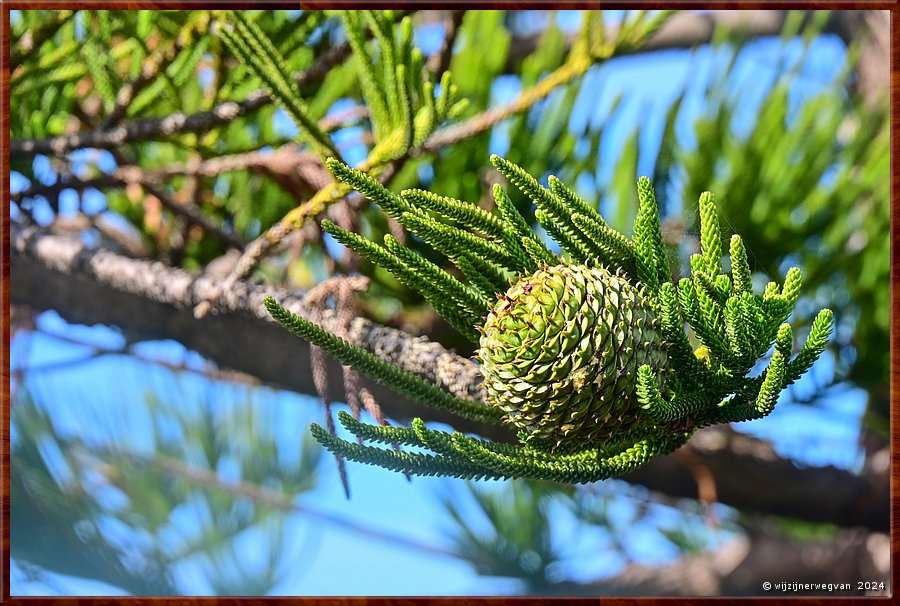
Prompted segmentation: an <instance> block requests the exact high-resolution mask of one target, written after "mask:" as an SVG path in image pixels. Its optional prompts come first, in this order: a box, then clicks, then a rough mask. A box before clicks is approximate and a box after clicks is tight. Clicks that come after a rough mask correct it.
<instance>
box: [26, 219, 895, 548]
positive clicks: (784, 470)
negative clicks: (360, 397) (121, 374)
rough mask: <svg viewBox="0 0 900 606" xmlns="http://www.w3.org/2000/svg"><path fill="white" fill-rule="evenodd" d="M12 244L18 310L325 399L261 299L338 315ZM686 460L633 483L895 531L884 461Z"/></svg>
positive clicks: (465, 392)
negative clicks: (214, 302) (202, 310)
mask: <svg viewBox="0 0 900 606" xmlns="http://www.w3.org/2000/svg"><path fill="white" fill-rule="evenodd" d="M10 235H11V246H10V252H11V256H10V268H11V280H10V293H11V294H10V297H11V299H10V300H11V301H12V302H13V303H15V304H24V305H28V306H29V307H32V308H33V309H36V310H44V309H55V310H57V311H58V312H59V313H60V314H61V315H62V316H63V317H64V318H65V319H66V320H67V321H69V322H73V323H80V324H88V325H91V324H112V325H117V326H120V327H121V328H122V330H123V331H125V333H126V335H127V336H128V337H129V338H130V339H134V340H138V339H163V338H169V339H174V340H177V341H179V342H181V343H182V344H184V345H185V346H187V347H188V348H190V349H192V350H194V351H197V352H199V353H200V354H202V355H204V356H206V357H207V358H209V359H211V360H214V361H215V362H217V363H218V364H219V365H220V366H221V367H224V368H227V369H232V370H236V371H240V372H243V373H246V374H250V375H253V376H255V377H257V378H259V379H260V380H261V381H263V382H266V383H269V384H272V385H275V386H279V387H283V388H286V389H290V390H293V391H297V392H301V393H307V394H315V393H316V391H315V387H314V385H313V380H312V373H311V370H310V362H309V348H308V346H307V344H306V343H305V342H303V341H301V340H299V339H297V338H295V337H294V336H293V335H291V334H290V333H288V332H287V331H286V330H284V329H283V328H281V327H280V326H277V325H276V324H274V323H273V322H272V321H271V320H270V319H269V318H268V317H267V313H266V312H265V309H264V307H263V298H264V297H265V296H266V295H272V296H274V297H275V298H276V299H278V300H279V301H280V302H281V303H282V304H283V305H285V306H286V307H288V308H289V309H291V310H292V311H294V312H295V313H298V314H300V315H302V316H304V317H307V318H308V319H310V320H312V321H315V322H317V323H319V324H320V325H321V326H323V327H324V328H325V329H326V330H331V331H332V332H334V331H336V330H337V323H336V318H335V315H334V313H333V312H331V311H328V310H326V311H321V310H318V309H309V308H306V307H304V305H303V301H302V298H301V297H300V296H299V295H298V294H297V293H291V292H287V291H285V290H283V289H279V288H275V287H271V286H262V285H253V284H249V283H246V282H239V283H237V284H236V285H235V287H234V288H233V289H232V290H230V291H229V292H226V293H223V296H222V297H221V298H219V299H218V300H219V304H218V306H217V307H216V308H215V309H214V310H213V311H212V312H211V313H209V314H208V315H206V316H205V317H203V318H200V319H198V318H195V317H194V315H193V313H192V309H193V307H194V306H195V305H196V303H197V302H198V301H201V300H208V299H210V298H212V297H210V295H213V294H216V293H218V292H219V288H220V285H221V279H220V278H216V277H213V276H210V275H207V274H199V275H191V274H188V273H186V272H184V271H182V270H180V269H174V268H171V267H167V266H165V265H163V264H162V263H159V262H154V261H147V260H139V259H131V258H128V257H125V256H122V255H118V254H115V253H112V252H109V251H106V250H102V249H101V250H90V249H88V248H87V247H86V246H85V245H84V244H82V243H81V241H80V240H79V239H77V238H73V237H69V236H60V235H52V234H47V233H45V232H43V231H41V230H38V229H36V228H21V227H19V226H17V225H12V226H11V234H10ZM349 341H350V342H352V343H353V344H355V345H358V346H360V347H363V348H365V349H367V350H368V351H371V352H373V353H375V354H377V355H379V356H381V357H382V358H383V359H385V360H387V361H389V362H391V363H392V364H395V365H397V366H400V367H401V368H405V369H407V370H410V371H413V372H418V373H419V374H420V375H422V376H423V377H425V378H427V379H428V380H431V381H434V382H435V383H437V384H438V385H440V386H442V387H443V388H444V389H446V390H447V391H449V392H451V393H453V394H455V395H458V396H461V397H466V398H478V397H480V383H481V375H480V372H479V370H478V368H477V366H476V365H475V364H473V363H472V361H471V360H468V359H466V358H463V357H461V356H458V355H456V354H454V353H453V352H450V351H447V350H446V349H445V348H444V347H442V346H441V345H440V344H438V343H434V342H430V341H428V340H426V339H424V338H422V337H414V336H411V335H409V334H406V333H404V332H402V331H399V330H395V329H392V328H387V327H383V326H379V325H376V324H373V323H372V322H370V321H368V320H366V319H364V318H355V319H354V320H353V323H352V326H351V331H350V334H349ZM329 376H330V378H331V381H330V384H331V385H333V386H334V388H335V391H336V393H335V397H336V398H338V399H343V397H344V396H343V393H342V391H341V390H342V387H341V386H342V385H343V381H342V380H340V376H341V375H340V368H339V366H338V365H337V364H336V363H331V364H330V366H329ZM366 386H367V387H368V388H369V389H371V390H372V392H373V393H374V394H375V396H376V398H378V401H379V403H380V404H381V406H382V408H383V409H384V411H385V413H386V414H387V415H388V416H390V417H392V418H394V419H398V420H408V419H410V418H412V417H414V416H420V417H423V418H425V419H426V420H428V421H440V422H444V423H449V424H451V425H452V426H454V427H455V428H457V429H459V430H461V431H467V432H475V433H478V434H480V435H483V436H485V437H489V438H492V439H497V440H504V441H512V440H514V437H513V436H512V434H511V432H509V431H507V430H505V429H504V428H496V427H493V426H486V425H480V424H477V423H472V422H470V421H465V420H461V419H457V418H456V417H453V416H451V415H449V414H447V413H443V412H441V411H436V410H431V409H426V408H425V407H423V406H422V405H420V404H417V403H415V402H411V401H409V400H407V399H405V398H403V397H400V396H398V395H397V394H395V393H394V392H392V391H391V390H389V389H388V388H386V387H384V386H381V385H377V384H373V383H371V382H367V383H366ZM682 451H683V452H682ZM682 451H679V452H678V453H676V454H675V455H673V456H668V457H661V458H658V459H656V460H654V461H652V462H651V463H650V464H648V465H647V466H646V467H644V468H642V469H641V470H638V471H637V472H634V473H632V474H630V475H629V476H627V477H626V478H625V479H626V480H628V481H630V482H634V483H639V484H643V485H646V486H648V487H649V488H651V489H653V490H657V491H660V492H664V493H666V494H669V495H672V496H677V497H689V498H697V497H698V496H706V495H707V494H708V493H709V491H708V489H707V490H704V489H703V488H702V486H703V483H700V486H701V488H700V489H698V482H697V480H696V477H697V469H698V468H699V469H702V470H703V471H704V472H705V474H706V476H707V478H711V482H712V486H713V490H714V495H715V498H716V499H717V500H718V501H719V502H722V503H725V504H728V505H732V506H734V507H738V508H741V509H749V510H757V511H762V512H767V513H771V514H776V515H785V516H791V517H796V518H802V519H806V520H811V521H818V522H831V523H834V524H839V525H842V526H856V525H860V526H866V527H868V528H871V529H875V530H887V528H888V524H889V519H890V516H889V501H888V494H889V493H888V488H889V487H888V482H887V479H888V477H889V476H888V467H887V464H886V462H887V458H886V456H885V457H880V456H879V457H875V458H873V459H872V460H871V463H872V464H871V465H869V466H868V467H867V468H866V469H865V470H864V473H863V474H861V475H855V474H852V473H850V472H847V471H844V470H840V469H836V468H833V467H824V468H799V467H797V466H796V465H795V464H794V463H792V462H791V461H789V460H785V459H782V458H780V457H778V456H777V455H776V454H775V453H774V451H773V450H772V449H771V447H770V446H768V445H767V444H766V443H765V442H763V441H761V440H757V439H754V438H751V437H748V436H744V435H741V434H739V433H737V432H735V431H733V430H731V429H729V428H727V427H713V428H708V429H705V430H702V431H700V432H698V434H697V435H696V436H695V437H694V438H693V439H692V440H691V441H690V442H689V443H688V445H687V446H685V447H684V448H683V449H682ZM686 457H687V458H686ZM688 460H689V461H690V465H687V464H686V463H685V461H688ZM706 484H709V481H707V482H706ZM700 491H702V492H704V495H700V494H698V492H700ZM773 495H774V496H773Z"/></svg>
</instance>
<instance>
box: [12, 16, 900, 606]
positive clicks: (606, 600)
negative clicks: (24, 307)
mask: <svg viewBox="0 0 900 606" xmlns="http://www.w3.org/2000/svg"><path fill="white" fill-rule="evenodd" d="M216 6H228V7H235V6H243V7H246V8H254V9H257V8H282V9H283V8H301V9H333V8H354V7H359V8H415V9H425V8H448V7H463V6H464V7H466V8H475V9H506V10H514V9H550V8H553V9H602V8H680V9H718V10H738V9H773V8H778V9H813V10H815V9H820V10H824V9H829V10H854V9H882V10H888V11H889V12H890V29H891V49H890V57H891V59H890V72H891V73H890V98H891V106H890V129H891V133H890V136H891V273H890V277H891V289H890V293H891V295H890V305H891V330H890V351H891V366H890V368H891V377H890V379H891V383H890V406H891V408H890V412H891V417H893V418H896V416H897V415H898V413H900V386H898V382H897V380H898V377H900V360H898V357H897V355H896V351H897V347H898V345H900V336H898V327H897V318H898V312H900V292H898V288H897V286H898V282H900V275H898V272H900V270H898V268H897V264H896V263H895V261H896V255H897V250H898V244H900V242H898V238H900V236H898V230H897V228H896V223H897V221H898V220H900V195H898V192H900V172H898V167H897V165H896V162H895V158H896V153H897V150H898V143H900V108H898V103H900V6H898V3H897V1H896V0H868V1H857V0H831V1H819V0H815V1H809V2H798V1H781V0H769V1H765V0H755V1H752V0H748V1H746V2H742V1H738V0H731V1H727V2H722V1H704V0H679V1H677V2H663V1H659V0H657V1H652V0H645V1H643V2H634V1H627V0H608V1H603V2H573V1H571V0H564V1H561V2H547V1H545V0H518V1H510V0H507V1H495V2H480V1H467V0H444V1H443V2H440V1H433V0H407V1H405V2H384V1H380V0H343V1H342V0H333V1H331V2H322V1H314V2H303V1H300V2H286V1H283V2H273V1H263V2H258V3H257V2H247V1H246V0H219V1H217V2H204V1H202V0H193V1H192V0H182V1H180V2H167V1H158V2H147V1H134V2H128V1H113V0H97V1H95V2H90V1H81V2H60V1H58V0H31V1H16V0H12V1H4V0H0V12H2V15H0V19H2V22H0V92H2V109H0V151H2V155H0V163H2V169H3V175H2V182H0V194H2V197H3V200H4V203H6V205H7V206H6V210H5V211H4V214H3V219H2V221H0V238H2V242H0V271H2V273H0V287H2V296H3V312H4V313H3V317H2V323H0V337H2V338H3V343H2V347H3V350H2V353H3V356H2V362H3V364H2V379H3V386H2V394H0V418H2V435H0V454H2V461H0V474H2V486H0V489H2V490H0V528H2V530H0V536H2V558H3V562H2V573H0V574H2V595H0V602H4V603H6V602H11V603H14V604H15V603H30V604H66V605H76V604H101V605H107V604H124V605H128V606H137V605H145V604H167V605H168V604H171V605H176V604H179V605H181V604H184V605H190V606H193V605H204V606H208V605H211V604H228V605H232V604H234V605H237V604H296V603H302V604H314V605H319V604H322V605H326V604H328V605H331V604H334V605H346V606H395V605H397V606H400V605H405V604H435V605H437V604H440V605H445V604H451V603H464V604H470V605H478V606H482V605H483V606H501V605H506V604H510V605H516V606H518V605H533V606H551V605H553V604H557V603H564V604H566V605H574V604H597V605H600V604H602V605H603V606H638V605H647V606H650V605H653V606H657V605H659V606H672V605H675V604H693V603H702V604H704V605H707V604H708V605H725V604H732V603H740V604H765V605H766V606H769V605H773V604H781V603H783V602H787V601H791V602H793V601H802V602H803V603H804V604H805V605H809V606H814V605H819V604H821V605H822V606H837V605H843V604H851V603H858V602H863V601H865V602H874V603H898V602H897V601H896V600H895V599H894V598H893V597H862V596H860V597H837V596H836V597H826V596H822V597H803V596H771V597H766V596H759V597H740V598H739V597H695V598H685V597H640V598H638V597H627V598H625V597H606V596H601V597H584V598H581V597H579V598H566V597H428V596H420V597H315V596H298V597H138V596H135V597H131V596H126V597H101V596H95V597H49V598H48V597H12V598H11V597H10V593H9V592H10V584H9V557H10V537H9V513H10V509H9V508H10V498H9V492H10V485H9V474H10V462H9V446H10V444H9V431H10V425H9V423H10V421H9V419H10V417H9V413H10V364H9V345H10V343H9V336H10V324H9V294H10V284H9V281H10V252H9V247H10V227H9V222H10V217H9V195H10V192H9V178H10V153H9V139H10V92H9V79H10V63H9V56H10V47H9V27H10V11H11V10H28V9H70V8H91V9H130V10H136V9H182V10H188V9H196V8H211V7H216ZM897 425H898V424H897V423H896V422H894V423H891V433H890V436H891V437H890V445H891V490H890V495H891V509H890V511H891V562H892V564H893V562H895V561H896V558H895V556H896V555H897V553H898V547H900V540H898V537H897V535H896V534H895V533H894V530H895V529H896V524H895V522H896V519H897V513H898V511H897V497H898V491H900V487H898V486H900V485H898V475H900V467H898V456H900V430H898V426H897ZM835 488H836V489H837V488H838V487H835ZM897 578H898V573H897V568H896V567H894V566H893V565H892V566H891V589H892V590H893V589H894V588H895V587H896V586H897ZM895 595H896V594H895Z"/></svg>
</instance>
